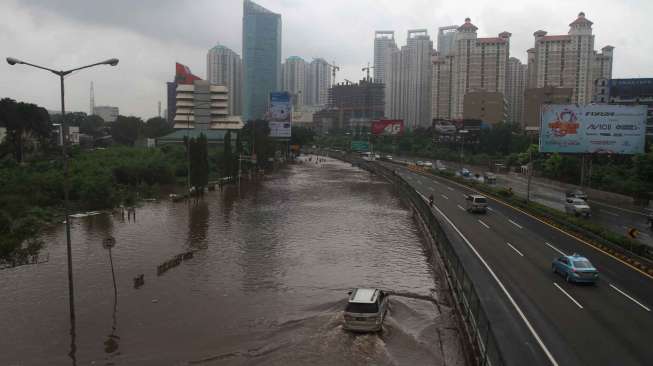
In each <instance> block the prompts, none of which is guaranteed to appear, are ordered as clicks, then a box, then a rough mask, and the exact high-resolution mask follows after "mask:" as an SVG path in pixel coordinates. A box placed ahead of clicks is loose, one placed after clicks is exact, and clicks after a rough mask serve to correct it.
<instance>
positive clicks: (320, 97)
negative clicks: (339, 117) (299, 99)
mask: <svg viewBox="0 0 653 366" xmlns="http://www.w3.org/2000/svg"><path fill="white" fill-rule="evenodd" d="M330 68H331V66H329V63H328V62H326V61H325V60H324V59H322V58H316V59H314V60H313V61H311V64H310V65H309V71H308V75H309V77H308V86H309V90H308V93H307V97H308V99H305V101H306V104H308V105H314V106H316V105H326V104H327V101H328V100H329V88H330V87H331V69H330Z"/></svg>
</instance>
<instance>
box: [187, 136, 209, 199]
mask: <svg viewBox="0 0 653 366" xmlns="http://www.w3.org/2000/svg"><path fill="white" fill-rule="evenodd" d="M189 145H190V185H191V187H195V188H197V189H198V191H199V192H203V191H204V187H206V186H207V185H208V184H209V156H208V142H207V140H206V136H205V135H204V134H203V133H202V134H200V136H199V137H198V138H196V139H194V138H193V139H190V144H189Z"/></svg>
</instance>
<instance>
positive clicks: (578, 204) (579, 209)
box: [565, 198, 592, 217]
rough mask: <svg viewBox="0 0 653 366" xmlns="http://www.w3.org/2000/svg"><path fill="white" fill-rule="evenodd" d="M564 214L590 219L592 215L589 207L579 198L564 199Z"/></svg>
mask: <svg viewBox="0 0 653 366" xmlns="http://www.w3.org/2000/svg"><path fill="white" fill-rule="evenodd" d="M565 212H566V213H568V214H570V215H574V216H585V217H590V216H591V215H592V210H591V209H590V206H589V205H588V204H587V202H586V201H585V200H583V199H581V198H566V199H565Z"/></svg>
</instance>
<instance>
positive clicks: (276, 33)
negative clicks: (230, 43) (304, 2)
mask: <svg viewBox="0 0 653 366" xmlns="http://www.w3.org/2000/svg"><path fill="white" fill-rule="evenodd" d="M243 80H244V83H243V120H245V121H247V120H252V119H258V118H262V117H263V116H264V115H265V112H266V111H267V108H268V99H269V97H270V92H273V91H278V90H280V87H281V15H280V14H276V13H273V12H271V11H269V10H268V9H265V8H264V7H262V6H260V5H258V4H256V3H254V2H252V1H250V0H245V3H244V5H243Z"/></svg>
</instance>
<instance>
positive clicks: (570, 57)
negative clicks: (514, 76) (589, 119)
mask: <svg viewBox="0 0 653 366" xmlns="http://www.w3.org/2000/svg"><path fill="white" fill-rule="evenodd" d="M592 24H593V23H592V22H591V21H589V20H588V19H587V18H586V17H585V13H583V12H581V13H579V14H578V18H576V20H574V21H573V22H571V23H570V24H569V32H568V33H567V34H566V35H547V32H545V31H543V30H539V31H537V32H535V33H534V34H533V35H534V37H535V45H534V47H533V50H532V51H530V50H529V55H531V53H532V57H530V56H529V64H528V68H529V73H530V76H531V79H532V80H529V87H532V88H541V87H545V86H554V87H561V88H571V89H572V90H573V94H572V99H571V102H572V103H576V104H587V103H589V102H590V101H591V99H592V95H593V88H594V82H595V80H596V79H598V78H611V77H612V51H613V49H614V48H613V47H611V46H607V47H604V48H603V50H602V51H603V52H602V53H600V54H599V53H597V52H596V51H595V50H594V35H593V34H592Z"/></svg>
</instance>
